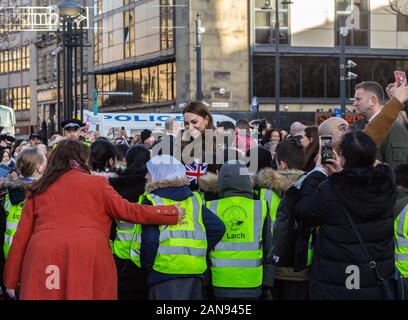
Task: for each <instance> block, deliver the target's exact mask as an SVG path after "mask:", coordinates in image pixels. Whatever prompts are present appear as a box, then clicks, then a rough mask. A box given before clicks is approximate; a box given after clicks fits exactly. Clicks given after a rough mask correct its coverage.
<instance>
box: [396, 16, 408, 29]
mask: <svg viewBox="0 0 408 320" xmlns="http://www.w3.org/2000/svg"><path fill="white" fill-rule="evenodd" d="M397 31H408V16H407V15H405V14H401V13H399V14H397Z"/></svg>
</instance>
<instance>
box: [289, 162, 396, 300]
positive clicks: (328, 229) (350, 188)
mask: <svg viewBox="0 0 408 320" xmlns="http://www.w3.org/2000/svg"><path fill="white" fill-rule="evenodd" d="M321 181H323V182H322V183H320V182H321ZM335 190H337V191H335ZM340 197H341V198H342V199H343V203H344V205H345V207H346V208H347V209H348V211H349V212H350V215H351V217H352V219H353V221H354V223H355V225H356V227H357V229H358V230H359V233H360V234H361V237H362V239H363V241H364V243H365V245H366V247H367V250H368V251H369V253H370V254H371V255H372V258H373V259H374V261H376V263H377V269H378V270H379V272H380V273H381V275H382V276H383V277H384V279H389V278H391V277H392V275H393V273H394V218H395V215H394V211H393V208H394V205H395V200H396V189H395V185H394V182H393V176H392V172H391V169H390V168H389V167H388V166H386V165H379V166H377V167H376V168H373V167H370V168H363V169H345V170H343V171H342V172H340V173H336V174H333V175H332V176H330V177H329V178H328V179H326V178H325V175H324V174H322V173H320V172H315V171H314V172H312V173H311V174H310V175H309V177H308V178H307V180H306V181H305V183H304V188H302V191H301V194H300V197H299V200H298V202H297V205H296V206H295V208H294V214H295V215H296V217H297V218H298V219H304V220H305V221H307V222H309V223H312V224H314V225H316V226H320V227H319V232H318V235H317V238H316V242H315V245H314V254H313V260H312V268H311V274H310V278H311V279H310V285H309V295H310V298H311V299H369V300H371V299H383V295H382V292H381V289H380V287H379V286H378V285H377V279H376V276H375V274H374V271H372V270H370V269H369V259H368V258H367V257H366V256H365V255H364V252H363V250H362V248H361V246H360V244H359V242H358V240H357V238H356V236H355V234H354V232H353V229H352V227H351V225H350V224H349V223H348V220H347V218H346V216H345V214H344V212H343V210H342V207H341V204H340V200H339V199H340ZM350 265H354V266H357V267H358V268H359V271H360V289H359V290H349V289H347V288H346V279H347V277H349V276H350V273H346V268H347V267H348V266H350Z"/></svg>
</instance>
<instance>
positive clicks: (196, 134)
mask: <svg viewBox="0 0 408 320" xmlns="http://www.w3.org/2000/svg"><path fill="white" fill-rule="evenodd" d="M187 131H188V132H189V133H190V135H191V136H192V137H193V138H194V139H197V138H198V137H199V136H200V135H201V132H200V131H199V130H197V129H196V128H191V129H188V130H187Z"/></svg>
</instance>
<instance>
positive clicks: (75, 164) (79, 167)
mask: <svg viewBox="0 0 408 320" xmlns="http://www.w3.org/2000/svg"><path fill="white" fill-rule="evenodd" d="M69 167H70V168H71V169H74V170H78V171H80V172H84V173H89V171H88V170H86V169H85V168H84V167H83V166H82V165H81V164H80V163H79V162H78V161H76V160H70V161H69Z"/></svg>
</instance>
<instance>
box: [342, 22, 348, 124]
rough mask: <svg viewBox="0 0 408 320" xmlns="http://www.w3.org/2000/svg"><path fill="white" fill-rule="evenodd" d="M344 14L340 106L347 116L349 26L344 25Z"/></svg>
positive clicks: (343, 113) (343, 114)
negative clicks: (347, 45) (347, 39)
mask: <svg viewBox="0 0 408 320" xmlns="http://www.w3.org/2000/svg"><path fill="white" fill-rule="evenodd" d="M343 21H344V15H340V107H341V116H342V117H343V118H345V117H346V44H345V42H346V37H347V35H348V28H347V27H346V26H343V24H344V22H343Z"/></svg>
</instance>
